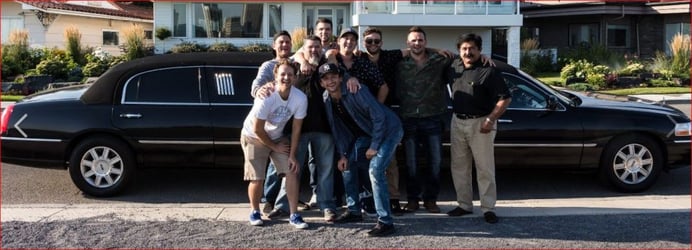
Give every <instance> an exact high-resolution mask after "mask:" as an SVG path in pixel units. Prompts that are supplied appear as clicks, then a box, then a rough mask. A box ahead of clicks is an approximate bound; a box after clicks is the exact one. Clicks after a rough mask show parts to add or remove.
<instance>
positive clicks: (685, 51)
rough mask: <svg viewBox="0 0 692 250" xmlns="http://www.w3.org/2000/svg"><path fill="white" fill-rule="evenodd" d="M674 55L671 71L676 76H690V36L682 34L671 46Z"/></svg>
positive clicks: (677, 35)
mask: <svg viewBox="0 0 692 250" xmlns="http://www.w3.org/2000/svg"><path fill="white" fill-rule="evenodd" d="M669 47H670V51H671V53H672V59H671V65H670V67H671V70H672V71H673V72H674V73H675V74H682V75H687V78H689V75H690V36H689V35H682V34H680V33H678V34H676V35H675V36H674V37H673V40H671V41H670V44H669Z"/></svg>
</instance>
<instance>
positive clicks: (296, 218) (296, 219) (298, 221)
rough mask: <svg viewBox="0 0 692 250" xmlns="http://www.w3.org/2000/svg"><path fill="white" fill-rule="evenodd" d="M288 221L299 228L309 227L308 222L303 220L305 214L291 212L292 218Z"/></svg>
mask: <svg viewBox="0 0 692 250" xmlns="http://www.w3.org/2000/svg"><path fill="white" fill-rule="evenodd" d="M288 221H289V223H291V225H293V226H294V227H296V228H297V229H305V228H308V223H305V221H303V216H300V214H291V218H290V219H289V220H288Z"/></svg>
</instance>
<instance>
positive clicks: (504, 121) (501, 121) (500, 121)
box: [497, 119, 512, 123]
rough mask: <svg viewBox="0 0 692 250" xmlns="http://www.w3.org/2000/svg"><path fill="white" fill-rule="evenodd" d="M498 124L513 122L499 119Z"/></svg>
mask: <svg viewBox="0 0 692 250" xmlns="http://www.w3.org/2000/svg"><path fill="white" fill-rule="evenodd" d="M497 123H512V120H508V119H499V120H497Z"/></svg>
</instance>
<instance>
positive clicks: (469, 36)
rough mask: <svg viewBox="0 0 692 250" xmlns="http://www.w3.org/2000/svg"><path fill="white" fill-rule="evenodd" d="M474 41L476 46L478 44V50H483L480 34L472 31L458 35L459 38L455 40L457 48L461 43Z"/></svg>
mask: <svg viewBox="0 0 692 250" xmlns="http://www.w3.org/2000/svg"><path fill="white" fill-rule="evenodd" d="M471 42H472V43H475V44H476V46H478V50H483V39H481V36H479V35H476V34H474V33H467V34H463V35H461V36H459V39H458V40H457V49H458V48H459V47H461V44H462V43H471Z"/></svg>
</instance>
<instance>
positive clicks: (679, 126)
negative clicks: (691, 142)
mask: <svg viewBox="0 0 692 250" xmlns="http://www.w3.org/2000/svg"><path fill="white" fill-rule="evenodd" d="M691 134H692V131H690V123H689V122H685V123H676V124H675V136H690V135H691Z"/></svg>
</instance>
